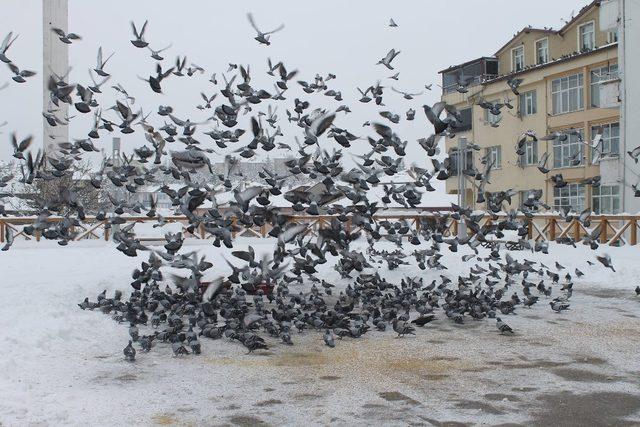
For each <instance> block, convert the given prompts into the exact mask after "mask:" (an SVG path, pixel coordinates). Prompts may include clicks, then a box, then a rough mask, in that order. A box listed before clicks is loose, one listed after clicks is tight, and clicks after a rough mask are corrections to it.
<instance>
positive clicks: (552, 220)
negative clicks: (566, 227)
mask: <svg viewBox="0 0 640 427" xmlns="http://www.w3.org/2000/svg"><path fill="white" fill-rule="evenodd" d="M547 221H549V227H548V228H547V232H548V233H549V240H550V241H554V240H556V219H555V218H548V219H547Z"/></svg>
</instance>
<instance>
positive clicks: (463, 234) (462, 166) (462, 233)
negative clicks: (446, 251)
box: [458, 137, 467, 239]
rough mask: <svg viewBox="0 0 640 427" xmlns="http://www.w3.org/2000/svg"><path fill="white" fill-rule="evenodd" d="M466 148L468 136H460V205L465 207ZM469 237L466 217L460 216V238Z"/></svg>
mask: <svg viewBox="0 0 640 427" xmlns="http://www.w3.org/2000/svg"><path fill="white" fill-rule="evenodd" d="M466 148H467V138H464V137H460V138H458V206H460V208H462V209H465V208H466V206H467V201H466V188H465V187H466V183H465V180H464V173H463V172H462V171H463V170H464V169H465V160H466V154H467V153H466ZM466 237H467V227H466V225H465V223H464V218H462V217H461V218H460V226H459V227H458V238H460V239H464V238H466Z"/></svg>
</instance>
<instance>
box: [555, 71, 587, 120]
mask: <svg viewBox="0 0 640 427" xmlns="http://www.w3.org/2000/svg"><path fill="white" fill-rule="evenodd" d="M583 88H584V77H583V75H582V74H573V75H571V76H566V77H561V78H559V79H556V80H554V81H553V82H551V96H552V97H553V114H563V113H570V112H572V111H578V110H582V109H583V108H584V92H583Z"/></svg>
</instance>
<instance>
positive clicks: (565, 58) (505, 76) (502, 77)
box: [482, 42, 618, 85]
mask: <svg viewBox="0 0 640 427" xmlns="http://www.w3.org/2000/svg"><path fill="white" fill-rule="evenodd" d="M617 45H618V43H617V42H614V43H609V44H607V45H604V46H599V47H597V48H595V49H591V50H587V51H584V52H576V53H575V54H573V55H563V56H561V57H560V58H558V59H556V60H555V61H549V62H545V63H544V64H539V65H533V66H530V67H528V68H525V69H524V70H520V71H514V72H512V73H507V74H503V75H500V76H498V77H496V78H493V79H491V80H486V81H484V82H482V84H483V85H488V84H491V83H495V82H499V81H501V80H505V79H509V78H511V77H514V76H518V75H521V74H525V73H528V72H529V71H534V70H540V69H542V68H546V67H550V66H551V65H556V64H561V63H563V62H566V61H570V60H572V59H575V58H580V57H583V56H588V55H592V54H594V53H597V52H601V51H603V50H606V49H610V48H612V47H615V46H617Z"/></svg>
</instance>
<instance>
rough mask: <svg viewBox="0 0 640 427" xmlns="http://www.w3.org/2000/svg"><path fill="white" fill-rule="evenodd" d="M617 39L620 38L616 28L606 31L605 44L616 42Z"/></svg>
mask: <svg viewBox="0 0 640 427" xmlns="http://www.w3.org/2000/svg"><path fill="white" fill-rule="evenodd" d="M618 40H620V32H619V31H618V29H617V28H616V29H615V30H609V31H607V44H613V43H618Z"/></svg>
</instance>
